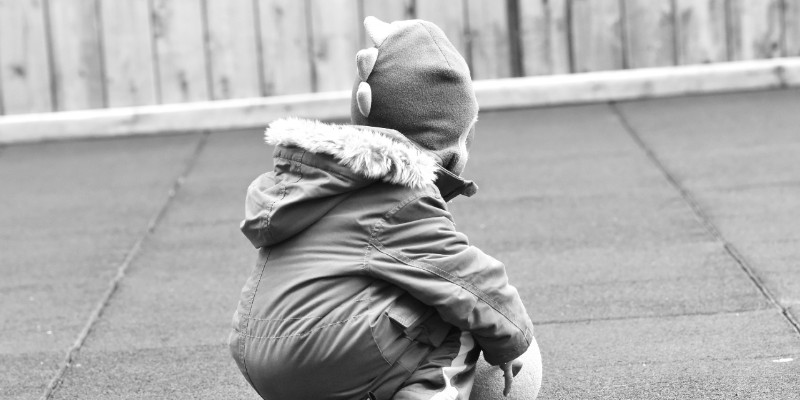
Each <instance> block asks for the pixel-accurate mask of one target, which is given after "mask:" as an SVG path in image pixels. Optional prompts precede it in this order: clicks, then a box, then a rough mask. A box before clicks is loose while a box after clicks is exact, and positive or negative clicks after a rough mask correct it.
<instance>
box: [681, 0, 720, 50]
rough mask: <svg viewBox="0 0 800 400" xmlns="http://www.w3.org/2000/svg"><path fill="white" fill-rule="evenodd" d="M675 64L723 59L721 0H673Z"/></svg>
mask: <svg viewBox="0 0 800 400" xmlns="http://www.w3.org/2000/svg"><path fill="white" fill-rule="evenodd" d="M675 12H676V15H677V18H676V27H675V29H676V31H677V35H676V37H677V40H676V41H677V45H676V50H677V52H678V53H677V59H678V64H681V65H685V64H704V63H713V62H721V61H726V60H727V58H728V54H727V34H726V28H725V25H726V22H725V21H726V17H725V0H676V3H675Z"/></svg>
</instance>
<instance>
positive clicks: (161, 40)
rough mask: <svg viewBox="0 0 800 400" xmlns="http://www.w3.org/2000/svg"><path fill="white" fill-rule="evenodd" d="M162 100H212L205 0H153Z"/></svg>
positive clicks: (169, 101)
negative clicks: (203, 6) (206, 49)
mask: <svg viewBox="0 0 800 400" xmlns="http://www.w3.org/2000/svg"><path fill="white" fill-rule="evenodd" d="M152 2H153V3H152V4H153V37H154V42H155V47H156V63H157V71H158V82H159V89H160V91H161V93H160V98H161V102H162V103H181V102H190V101H202V100H208V99H209V98H210V97H209V88H208V86H209V83H208V75H207V69H206V67H207V66H206V55H205V42H204V40H203V29H204V28H203V25H204V23H203V8H202V3H201V0H152Z"/></svg>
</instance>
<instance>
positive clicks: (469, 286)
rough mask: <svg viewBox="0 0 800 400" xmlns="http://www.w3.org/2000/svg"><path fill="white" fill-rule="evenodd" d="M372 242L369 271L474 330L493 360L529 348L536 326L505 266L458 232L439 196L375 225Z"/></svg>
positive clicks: (505, 360)
mask: <svg viewBox="0 0 800 400" xmlns="http://www.w3.org/2000/svg"><path fill="white" fill-rule="evenodd" d="M370 244H371V246H370V250H369V253H368V261H367V262H366V263H365V266H366V267H367V269H368V272H369V273H370V274H371V275H373V276H375V277H376V278H379V279H382V280H385V281H388V282H390V283H392V284H394V285H396V286H398V287H400V288H402V289H404V290H406V291H408V292H409V293H410V294H411V295H412V296H414V297H416V298H417V299H418V300H420V301H421V302H423V303H425V304H427V305H429V306H432V307H435V308H436V310H437V311H438V312H439V314H440V315H441V317H442V319H444V320H445V321H447V322H448V323H450V324H452V325H455V326H457V327H458V328H460V329H462V330H466V331H469V332H471V333H472V335H473V337H475V340H476V341H477V342H478V344H479V345H480V346H481V348H482V349H483V352H484V358H485V359H486V361H487V362H489V363H490V364H492V365H500V364H505V363H510V362H511V361H512V360H514V359H516V358H517V357H519V356H520V355H521V354H522V353H524V352H525V350H526V349H527V348H528V346H529V345H530V342H531V339H532V337H533V325H532V323H531V320H530V318H529V317H528V315H527V313H526V311H525V307H524V306H523V304H522V301H521V299H520V297H519V294H518V293H517V290H516V289H515V288H514V287H513V286H511V285H510V284H509V283H508V277H507V276H506V272H505V267H504V266H503V264H502V263H500V262H499V261H497V260H495V259H494V258H492V257H490V256H488V255H486V254H485V253H483V252H482V251H481V250H479V249H478V248H476V247H473V246H470V245H469V243H468V241H467V237H466V236H465V235H463V234H461V233H459V232H457V231H456V230H455V226H454V224H453V222H452V219H451V216H450V214H449V213H448V212H447V210H446V206H445V203H444V202H443V201H442V199H441V198H438V197H433V196H423V197H420V198H416V199H412V200H411V201H409V202H408V203H407V204H404V205H402V206H401V207H400V208H399V209H397V210H395V211H394V212H392V213H390V214H389V215H387V216H386V217H385V218H384V219H383V220H382V221H381V222H380V223H378V224H377V225H376V226H375V228H374V229H373V233H372V239H371V241H370Z"/></svg>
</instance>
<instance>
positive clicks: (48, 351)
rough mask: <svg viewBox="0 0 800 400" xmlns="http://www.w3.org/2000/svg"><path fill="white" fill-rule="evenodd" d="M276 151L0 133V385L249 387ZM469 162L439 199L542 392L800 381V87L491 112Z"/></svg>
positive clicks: (774, 385) (3, 390) (762, 387)
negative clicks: (518, 299) (508, 294)
mask: <svg viewBox="0 0 800 400" xmlns="http://www.w3.org/2000/svg"><path fill="white" fill-rule="evenodd" d="M271 151H272V150H271V148H269V147H268V146H266V145H264V144H263V142H262V139H261V129H255V130H249V131H240V132H210V133H188V134H180V135H169V136H158V137H138V138H119V139H104V140H79V141H67V142H48V143H38V144H21V145H10V146H5V147H3V148H0V193H2V194H1V195H0V243H1V244H0V273H1V275H0V276H1V277H0V305H2V306H1V307H0V398H2V399H38V398H42V397H43V396H45V397H46V398H52V399H117V398H120V399H121V398H125V399H128V398H143V399H144V398H146V399H160V398H165V399H167V398H168V399H178V398H186V399H189V398H192V399H256V398H257V396H256V395H255V393H254V392H253V391H252V390H251V389H250V388H249V387H248V385H247V383H246V382H245V380H244V378H243V377H242V376H241V375H240V374H239V371H238V370H237V368H236V366H235V364H234V362H233V360H232V359H231V357H230V356H229V352H228V348H227V344H226V340H227V335H228V332H229V326H230V320H231V315H232V313H233V310H234V308H235V306H236V302H237V299H238V295H239V290H240V289H241V286H242V284H243V283H244V280H245V279H246V276H247V274H248V273H249V270H250V268H251V267H252V264H253V262H254V261H255V250H254V249H253V248H252V247H251V246H250V245H249V243H248V242H247V240H246V239H245V238H244V236H243V235H242V234H241V233H240V232H239V230H238V224H239V221H240V220H241V218H242V216H243V201H244V192H245V189H246V187H247V185H248V184H249V183H250V181H251V180H252V179H253V178H255V177H256V176H257V175H258V174H260V173H263V172H265V171H267V170H269V169H271ZM464 175H465V176H466V177H467V178H468V179H473V180H475V181H476V182H477V183H478V184H479V185H480V191H479V192H478V194H477V195H476V196H475V197H473V198H470V199H466V198H459V199H456V200H455V201H454V202H452V203H451V211H452V213H453V214H454V217H455V219H456V222H457V223H458V226H459V228H460V230H462V231H463V232H465V233H466V234H467V235H468V236H469V237H470V240H471V242H472V244H474V245H476V246H478V247H480V248H481V249H483V250H484V251H485V252H487V253H489V254H491V255H493V256H495V257H496V258H498V259H499V260H501V261H503V262H504V263H505V264H506V267H507V270H508V274H509V276H510V279H511V282H512V283H513V284H514V285H515V286H516V287H517V288H518V289H519V291H520V293H521V295H522V298H523V300H524V302H525V304H526V307H527V309H528V311H529V313H530V314H531V316H532V318H533V320H534V323H535V329H536V330H535V336H536V338H537V340H538V342H539V345H540V347H541V351H542V356H543V362H544V381H543V386H542V392H541V394H540V398H542V399H731V398H747V399H800V331H798V321H800V227H799V226H798V224H799V223H800V90H778V91H762V92H750V93H734V94H722V95H709V96H698V97H682V98H668V99H654V100H644V101H634V102H622V103H616V104H592V105H581V106H569V107H554V108H541V109H524V110H510V111H503V112H492V113H483V114H482V115H481V121H480V122H479V123H478V132H477V136H476V142H475V144H474V147H473V149H472V153H471V161H470V163H469V165H468V166H467V170H466V171H465V174H464ZM120 272H124V273H120ZM68 353H69V355H70V357H69V358H70V363H69V365H68V366H66V367H65V359H66V356H67V354H68ZM500 379H501V378H500V376H499V372H498V377H497V380H498V381H499V380H500ZM524 395H525V390H524V388H519V387H516V388H514V389H513V390H512V396H510V398H518V399H522V398H525V397H524ZM500 397H502V396H497V398H500Z"/></svg>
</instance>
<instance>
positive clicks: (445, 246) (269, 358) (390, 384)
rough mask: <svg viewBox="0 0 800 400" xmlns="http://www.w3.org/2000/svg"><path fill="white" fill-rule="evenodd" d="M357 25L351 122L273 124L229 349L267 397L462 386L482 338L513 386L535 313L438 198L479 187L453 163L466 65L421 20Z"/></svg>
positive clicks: (438, 394) (400, 395)
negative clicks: (365, 43) (359, 40)
mask: <svg viewBox="0 0 800 400" xmlns="http://www.w3.org/2000/svg"><path fill="white" fill-rule="evenodd" d="M364 25H365V27H366V29H367V33H368V34H369V36H370V38H371V39H372V41H373V42H374V43H375V47H373V48H369V49H365V50H361V51H359V52H358V54H357V57H356V61H357V70H358V75H359V76H358V78H357V80H356V85H355V87H354V90H353V100H352V107H351V114H352V120H353V123H354V124H356V125H344V126H342V125H329V124H323V123H320V122H315V121H307V120H299V119H285V120H278V121H275V122H273V123H272V124H271V125H270V127H269V128H268V129H267V131H266V134H265V136H266V141H267V143H269V144H271V145H274V146H275V152H274V155H273V158H274V164H275V168H274V171H272V172H268V173H266V174H264V175H262V176H260V177H259V178H257V179H256V180H255V181H254V182H253V183H252V184H251V185H250V187H249V188H248V191H247V200H246V218H245V220H244V221H243V222H242V226H241V228H242V231H243V232H244V234H245V235H246V236H247V237H248V239H250V241H251V242H252V243H253V245H254V246H255V247H256V248H258V249H259V256H258V262H257V263H256V265H255V268H254V269H253V272H252V274H251V276H250V277H249V279H248V280H247V283H246V284H245V286H244V289H243V290H242V295H241V299H240V302H239V306H238V309H237V311H236V313H235V315H234V322H233V325H234V331H233V332H232V334H231V338H230V346H231V352H232V354H233V357H234V358H235V359H236V362H237V364H238V365H239V368H240V369H241V371H242V373H243V374H244V376H245V377H246V378H247V380H248V382H250V384H251V385H252V386H253V388H255V390H256V391H257V392H258V393H259V395H261V396H262V397H263V398H265V399H269V400H272V399H290V400H298V399H379V400H386V399H451V400H454V399H467V398H468V397H469V393H470V390H471V387H472V382H473V378H474V371H475V362H476V360H477V358H478V354H479V352H480V351H481V350H482V351H483V354H484V358H485V360H486V361H487V362H489V363H490V364H492V365H500V366H501V368H502V369H503V371H504V375H505V378H506V394H507V392H508V390H509V388H510V383H511V379H512V375H515V374H516V372H517V371H518V370H519V368H520V366H521V363H520V362H519V361H516V359H517V358H518V357H519V356H520V355H522V354H523V353H524V352H525V351H526V349H528V347H529V346H530V345H531V344H534V345H535V341H534V338H533V326H532V324H531V321H530V318H529V317H528V315H527V313H526V312H525V308H524V306H523V305H522V301H521V300H520V298H519V295H518V294H517V290H516V289H515V288H514V287H513V286H511V285H509V284H508V279H507V277H506V273H505V268H504V266H503V265H502V264H501V263H500V262H498V261H497V260H495V259H493V258H492V257H490V256H488V255H486V254H484V253H483V252H481V251H480V250H479V249H477V248H475V247H472V246H470V245H469V244H468V242H467V237H466V236H464V235H463V234H461V233H459V232H458V231H456V230H455V225H454V223H453V219H452V217H451V215H450V213H449V212H448V211H447V204H446V201H448V200H450V199H451V198H452V197H455V196H457V195H458V194H465V195H467V196H471V195H472V194H474V193H475V191H476V189H477V187H476V186H475V185H474V184H473V183H471V182H468V181H464V180H463V179H461V178H460V177H459V175H460V174H461V172H462V170H463V169H464V165H465V164H466V162H467V156H468V153H467V151H468V149H469V147H470V142H471V140H472V136H473V132H474V131H473V126H474V124H475V121H476V120H477V114H478V104H477V101H476V99H475V94H474V92H473V89H472V83H471V79H470V76H469V70H468V67H467V65H466V63H465V62H464V59H463V58H461V56H460V55H459V54H458V52H457V51H456V50H455V48H454V47H453V45H452V44H451V43H450V42H449V41H448V40H447V38H446V37H445V35H444V33H443V32H442V31H441V30H440V29H439V28H438V27H437V26H435V25H434V24H432V23H430V22H426V21H421V20H413V21H397V22H393V23H391V24H387V23H385V22H382V21H380V20H378V19H376V18H374V17H368V18H367V19H366V20H365V21H364ZM531 348H532V349H534V348H535V346H532V347H531ZM537 354H538V353H537ZM532 368H539V366H532ZM535 390H536V391H538V387H537V388H535Z"/></svg>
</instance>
